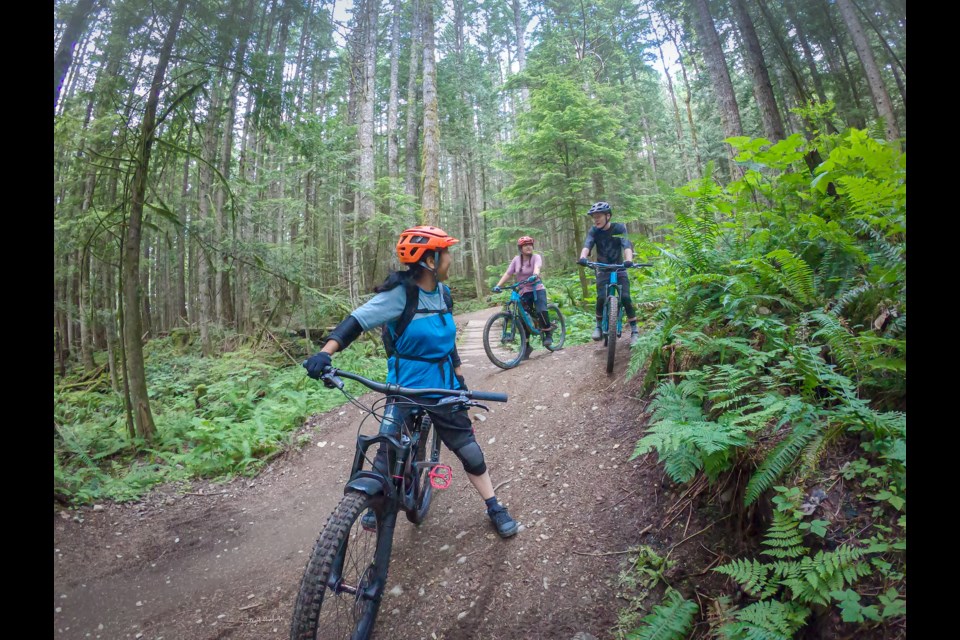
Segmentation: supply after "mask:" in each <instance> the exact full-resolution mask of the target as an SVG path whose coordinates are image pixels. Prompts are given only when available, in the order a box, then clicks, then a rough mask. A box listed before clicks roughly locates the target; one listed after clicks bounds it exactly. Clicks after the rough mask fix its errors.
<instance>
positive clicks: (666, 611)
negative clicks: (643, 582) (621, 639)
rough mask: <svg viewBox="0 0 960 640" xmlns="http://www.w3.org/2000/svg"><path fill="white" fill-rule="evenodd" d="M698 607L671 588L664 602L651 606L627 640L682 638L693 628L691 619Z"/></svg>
mask: <svg viewBox="0 0 960 640" xmlns="http://www.w3.org/2000/svg"><path fill="white" fill-rule="evenodd" d="M699 611H700V608H699V607H698V606H697V604H696V603H695V602H691V601H690V600H686V599H684V597H683V596H681V595H680V594H679V593H677V592H676V591H673V590H672V589H671V590H670V591H668V592H667V596H666V598H664V602H662V603H660V604H658V605H656V606H655V607H653V610H652V611H651V612H650V614H649V615H647V616H645V617H644V618H643V619H642V620H641V621H640V623H641V626H640V627H639V628H637V629H635V630H634V631H632V632H631V633H630V634H629V635H628V636H627V639H628V640H683V639H684V638H686V637H687V634H688V633H690V630H691V629H692V628H693V620H694V617H696V615H697V613H699Z"/></svg>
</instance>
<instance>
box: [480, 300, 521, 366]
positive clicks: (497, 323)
mask: <svg viewBox="0 0 960 640" xmlns="http://www.w3.org/2000/svg"><path fill="white" fill-rule="evenodd" d="M526 349H527V332H526V331H524V330H523V327H521V326H520V320H519V318H518V317H517V316H515V315H513V314H512V313H507V312H506V311H500V312H498V313H495V314H493V315H492V316H490V319H489V320H487V324H486V325H485V326H484V327H483V350H484V351H486V352H487V357H488V358H490V362H492V363H493V364H495V365H497V366H498V367H500V368H501V369H512V368H514V367H515V366H517V365H518V364H520V360H521V359H522V358H523V354H524V352H525V351H526Z"/></svg>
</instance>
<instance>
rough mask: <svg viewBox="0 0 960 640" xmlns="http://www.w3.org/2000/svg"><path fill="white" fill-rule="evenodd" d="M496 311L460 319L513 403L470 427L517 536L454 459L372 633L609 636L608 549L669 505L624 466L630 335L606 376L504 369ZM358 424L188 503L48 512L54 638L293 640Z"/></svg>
mask: <svg viewBox="0 0 960 640" xmlns="http://www.w3.org/2000/svg"><path fill="white" fill-rule="evenodd" d="M493 311H495V309H488V310H485V311H479V312H475V313H470V314H464V315H462V316H458V317H457V322H458V324H460V325H461V328H462V330H463V332H464V337H463V341H462V344H461V348H460V353H461V356H462V358H463V368H464V374H465V376H466V378H467V381H468V383H469V385H470V387H471V388H472V389H483V390H489V391H504V392H507V393H509V394H510V401H509V403H507V404H505V405H499V404H496V403H491V405H492V406H491V411H490V413H488V414H485V415H484V416H483V417H478V416H476V415H475V416H474V420H475V425H476V433H477V438H478V441H479V442H480V444H481V446H482V447H483V449H484V453H485V455H486V458H487V462H488V466H489V469H490V473H491V476H492V478H493V482H494V485H500V486H499V489H498V490H497V495H498V497H499V498H500V500H501V502H503V503H505V504H506V505H507V506H509V508H510V511H511V513H512V514H513V515H514V517H515V518H517V519H518V520H519V521H520V522H521V523H522V524H523V526H524V530H522V531H521V532H520V533H519V534H518V535H517V536H515V537H514V538H511V539H509V540H500V539H499V538H498V537H497V536H496V535H495V533H494V531H493V529H492V527H491V526H490V524H489V522H488V520H487V518H486V515H485V514H484V510H483V502H482V501H481V500H480V498H479V497H478V496H477V495H476V493H475V492H474V490H473V488H472V487H471V486H470V484H469V482H468V480H467V478H466V475H465V474H464V473H463V470H462V468H460V467H459V465H458V464H457V463H456V458H455V457H454V456H453V455H452V454H451V453H450V452H449V451H446V450H444V452H443V453H442V454H441V459H442V460H444V461H445V462H447V463H448V464H451V466H452V467H453V469H454V483H453V486H452V487H451V488H450V489H447V490H446V491H443V492H439V493H438V494H437V496H436V498H435V503H434V506H433V509H432V511H431V515H430V517H429V518H428V519H427V521H426V522H425V523H424V524H423V525H422V526H421V527H419V528H416V527H414V526H413V525H412V524H410V523H408V522H407V521H406V519H405V518H403V517H402V515H401V517H400V519H399V520H398V527H397V534H396V539H395V542H394V554H393V557H392V560H391V564H390V577H389V582H388V588H389V589H393V588H394V587H399V590H401V591H402V593H400V594H396V593H395V592H391V593H390V594H388V595H387V596H385V598H384V601H383V604H382V607H381V613H380V616H379V618H378V622H377V630H376V633H375V635H374V637H375V638H390V637H398V636H396V634H397V633H400V634H401V635H400V636H399V637H403V638H425V639H427V638H429V639H438V640H439V639H441V638H447V639H460V638H464V639H473V638H475V639H480V638H494V639H499V638H551V639H552V638H563V639H565V640H566V639H569V638H570V637H571V636H573V635H574V634H575V633H577V632H580V631H584V632H588V633H591V634H593V635H595V636H597V637H599V638H606V637H609V629H610V628H612V626H613V625H614V623H615V621H616V614H617V610H618V608H620V607H622V606H623V604H624V600H622V599H618V597H617V587H616V584H615V579H614V578H613V576H615V575H616V572H617V571H618V568H619V567H620V565H621V562H622V561H623V559H624V558H625V557H626V556H624V555H622V554H617V553H608V552H617V551H623V550H625V549H628V548H629V547H630V546H631V545H633V544H637V542H638V541H639V540H640V533H641V530H643V529H644V528H645V527H646V525H647V524H649V523H650V522H652V521H653V520H652V519H653V518H654V516H655V512H656V511H657V510H658V509H660V510H662V505H661V506H660V507H657V506H656V503H657V491H658V490H659V477H658V475H657V474H656V473H655V472H654V471H653V470H652V469H651V468H644V467H643V466H641V465H640V464H638V462H637V461H633V462H628V458H629V456H630V454H631V453H632V451H633V448H634V445H635V443H636V440H637V437H638V434H639V426H638V416H639V414H640V406H639V402H638V401H636V400H635V399H632V398H631V397H630V396H631V395H633V393H634V392H635V386H636V385H635V383H634V384H633V385H632V387H631V389H633V390H634V391H631V393H626V392H625V390H624V388H623V385H624V382H623V381H622V372H623V371H624V370H625V368H626V365H627V360H628V357H629V353H628V352H629V348H628V346H627V345H628V342H627V338H626V336H624V337H623V338H621V345H622V349H620V350H619V353H618V354H617V360H618V363H617V369H616V375H615V376H614V377H608V376H607V375H606V374H605V373H604V363H605V354H606V352H605V350H604V349H603V347H602V346H600V345H598V344H589V345H584V346H578V347H568V348H565V349H563V350H561V351H558V352H555V353H548V352H547V351H545V350H544V349H543V348H542V347H541V346H539V344H537V349H536V351H535V352H534V354H533V356H532V357H531V358H530V360H529V361H527V362H524V363H522V364H521V365H520V366H519V367H517V368H515V369H513V370H510V371H501V370H500V369H498V368H496V367H494V366H493V365H492V364H490V362H489V361H488V360H487V358H486V355H485V354H484V352H483V347H482V343H481V338H482V329H483V325H484V322H485V320H486V318H487V317H488V316H489V315H490V314H491V313H493ZM373 397H375V396H373V395H372V394H371V395H369V396H366V398H365V399H366V400H370V399H372V398H373ZM471 413H472V414H473V413H474V412H473V411H472V412H471ZM361 417H362V415H361V413H360V411H359V410H358V409H356V408H354V407H351V406H349V405H345V406H343V407H340V408H339V409H335V410H333V411H331V412H329V413H327V414H324V415H320V416H316V417H315V418H313V419H311V420H310V421H309V422H308V425H307V427H305V431H306V432H307V433H309V434H310V435H311V436H312V442H310V443H309V444H308V445H307V446H305V447H304V448H303V450H302V451H293V452H290V453H289V454H287V455H285V456H284V457H283V458H281V459H278V460H276V461H274V462H273V464H271V465H270V466H269V467H268V468H267V469H266V470H265V471H264V472H263V473H262V474H260V475H259V476H258V477H257V478H255V479H253V480H250V479H238V480H235V481H233V482H231V483H228V484H224V485H218V484H210V483H195V484H194V485H193V490H192V493H188V494H183V493H182V492H181V493H177V491H176V490H175V488H174V487H167V488H166V489H162V490H159V491H156V492H154V493H153V494H151V496H150V497H148V498H147V499H146V500H145V501H144V502H142V503H138V504H136V505H113V504H107V505H105V506H104V507H103V508H102V509H99V510H94V509H93V508H89V507H88V508H84V509H82V510H79V511H69V512H60V513H58V514H55V516H54V611H55V613H54V637H56V638H62V639H64V640H66V639H70V638H77V639H81V638H144V639H156V640H159V639H160V638H165V639H166V640H174V639H177V640H201V639H204V640H207V639H213V638H238V639H239V638H242V639H254V638H284V637H286V636H287V633H288V625H289V618H290V614H291V611H292V608H293V602H294V600H295V596H296V593H295V590H296V589H297V586H298V583H299V580H300V576H301V574H302V572H303V568H304V565H305V563H306V561H307V554H308V553H309V551H310V549H311V548H312V545H313V542H314V540H315V539H316V537H317V535H318V534H319V532H320V529H321V528H322V526H323V524H324V522H325V521H326V518H327V516H328V515H329V514H330V512H331V511H332V510H333V508H334V506H335V505H336V503H337V502H338V501H339V499H340V496H341V495H342V487H343V483H344V482H345V481H346V473H347V471H348V469H349V466H350V462H351V460H352V456H353V442H354V440H355V436H356V431H357V425H358V422H359V419H360V418H361ZM201 493H202V495H198V494H201ZM660 501H661V502H662V501H663V497H662V496H661V497H660ZM81 520H82V521H81ZM681 520H682V518H681ZM688 525H689V521H688ZM677 534H678V535H679V532H677ZM651 536H653V537H652V538H651ZM670 539H671V537H670V535H668V534H663V535H661V534H660V532H658V531H656V530H654V531H652V532H650V533H647V534H646V535H644V536H643V540H644V542H646V543H650V542H651V540H652V541H654V542H657V541H660V542H664V543H665V542H669V541H670ZM591 553H592V554H598V555H582V554H591ZM599 554H606V555H599Z"/></svg>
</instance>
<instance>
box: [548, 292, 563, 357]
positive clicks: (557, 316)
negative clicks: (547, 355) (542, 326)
mask: <svg viewBox="0 0 960 640" xmlns="http://www.w3.org/2000/svg"><path fill="white" fill-rule="evenodd" d="M547 310H548V311H549V312H550V323H551V324H552V325H553V326H554V327H556V328H555V329H554V330H553V335H552V336H551V337H552V338H553V344H551V345H550V346H549V347H547V349H548V350H550V351H557V350H559V349H562V348H563V343H564V341H565V340H566V339H567V323H566V322H565V321H564V319H563V314H562V313H561V312H560V307H558V306H557V305H555V304H553V303H550V304H548V305H547Z"/></svg>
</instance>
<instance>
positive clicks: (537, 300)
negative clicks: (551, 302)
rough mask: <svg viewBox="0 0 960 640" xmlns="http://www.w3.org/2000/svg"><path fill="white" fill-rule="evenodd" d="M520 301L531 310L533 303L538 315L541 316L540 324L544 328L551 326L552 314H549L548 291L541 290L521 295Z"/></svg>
mask: <svg viewBox="0 0 960 640" xmlns="http://www.w3.org/2000/svg"><path fill="white" fill-rule="evenodd" d="M520 301H521V302H522V303H523V304H524V305H525V306H526V307H527V308H528V309H529V308H530V303H531V301H532V302H533V305H534V308H536V310H537V314H536V315H539V316H540V323H541V325H542V326H543V327H549V326H550V314H549V313H548V312H547V290H546V289H539V290H535V291H528V292H527V293H522V294H520Z"/></svg>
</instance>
